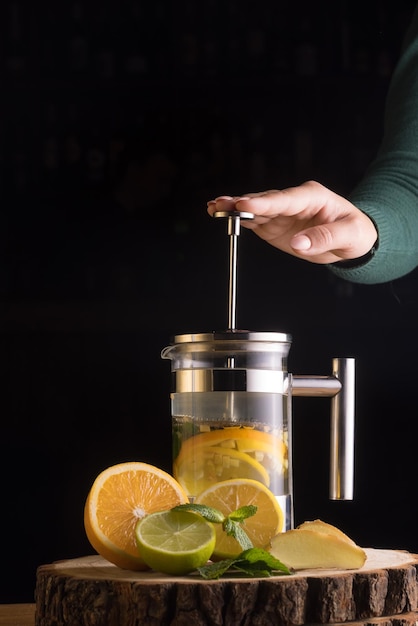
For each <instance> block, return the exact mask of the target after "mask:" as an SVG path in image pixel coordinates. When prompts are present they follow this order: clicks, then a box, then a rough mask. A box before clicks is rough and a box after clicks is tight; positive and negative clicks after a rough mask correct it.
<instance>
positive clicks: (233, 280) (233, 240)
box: [213, 211, 254, 330]
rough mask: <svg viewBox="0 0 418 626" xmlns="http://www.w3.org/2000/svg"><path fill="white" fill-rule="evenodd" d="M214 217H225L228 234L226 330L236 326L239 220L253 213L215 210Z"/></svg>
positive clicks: (252, 216) (247, 218) (249, 217)
mask: <svg viewBox="0 0 418 626" xmlns="http://www.w3.org/2000/svg"><path fill="white" fill-rule="evenodd" d="M213 217H216V218H220V217H223V218H226V219H227V221H228V229H227V232H228V235H229V281H228V330H236V327H237V268H238V237H239V234H240V229H241V220H242V219H245V220H252V219H254V215H253V214H252V213H246V212H244V211H216V213H214V214H213Z"/></svg>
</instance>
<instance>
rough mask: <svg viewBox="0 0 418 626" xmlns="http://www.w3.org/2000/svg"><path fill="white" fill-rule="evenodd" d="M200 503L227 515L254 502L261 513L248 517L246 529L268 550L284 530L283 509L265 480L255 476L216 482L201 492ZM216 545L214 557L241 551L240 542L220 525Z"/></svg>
mask: <svg viewBox="0 0 418 626" xmlns="http://www.w3.org/2000/svg"><path fill="white" fill-rule="evenodd" d="M195 502H196V504H206V505H207V506H211V507H213V508H215V509H218V510H219V511H221V513H223V514H224V515H225V516H226V515H229V514H230V513H232V512H233V511H236V510H237V509H239V508H240V507H241V506H246V505H250V504H253V505H255V506H256V507H257V512H256V513H255V515H253V516H252V517H249V518H247V519H246V520H245V522H244V524H243V529H244V530H245V532H246V533H247V535H248V537H249V538H250V540H251V542H252V544H253V546H254V547H256V548H264V549H266V548H267V547H268V546H269V544H270V541H271V539H272V538H273V537H274V536H275V535H277V534H278V533H280V532H281V531H282V530H283V524H284V515H283V511H282V509H281V507H280V505H279V503H278V502H277V500H276V498H275V497H274V495H273V494H272V493H271V491H270V490H269V489H268V488H267V487H266V486H265V485H264V484H262V483H260V482H258V481H256V480H251V479H237V480H226V481H224V482H220V483H217V484H216V485H212V486H211V487H209V488H208V489H206V490H205V491H204V492H202V493H200V494H199V495H198V497H197V498H196V500H195ZM215 532H216V546H215V549H214V551H213V555H212V559H213V560H219V559H227V558H232V557H234V556H236V555H237V554H239V553H240V552H241V551H242V549H241V546H240V545H239V543H238V542H237V541H236V540H235V539H234V538H233V537H230V536H228V535H227V534H226V533H225V531H224V530H223V529H222V527H221V525H220V524H217V525H216V527H215Z"/></svg>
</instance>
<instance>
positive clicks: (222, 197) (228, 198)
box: [215, 196, 234, 202]
mask: <svg viewBox="0 0 418 626" xmlns="http://www.w3.org/2000/svg"><path fill="white" fill-rule="evenodd" d="M233 199H234V198H233V197H232V196H218V197H217V198H215V202H216V200H233Z"/></svg>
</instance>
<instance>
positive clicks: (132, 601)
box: [35, 549, 418, 626]
mask: <svg viewBox="0 0 418 626" xmlns="http://www.w3.org/2000/svg"><path fill="white" fill-rule="evenodd" d="M366 552H367V561H366V563H365V565H364V566H363V567H362V568H361V569H359V570H304V571H301V572H297V573H295V574H292V575H291V576H277V577H276V576H275V577H271V578H255V579H253V578H234V577H232V576H230V577H227V578H221V579H220V580H216V581H206V580H203V579H202V578H200V577H199V576H195V575H190V576H179V577H174V576H166V575H162V574H159V573H157V572H151V571H149V572H131V571H128V570H122V569H119V568H117V567H115V566H114V565H112V564H110V563H108V562H107V561H105V560H104V559H102V558H101V557H99V556H87V557H81V558H79V559H72V560H69V561H60V562H57V563H53V564H50V565H42V566H41V567H39V568H38V571H37V580H36V617H35V624H36V626H138V625H140V624H145V625H146V626H299V625H303V624H310V625H311V626H312V625H314V624H334V625H335V624H344V623H346V622H355V624H356V626H357V624H359V625H360V624H361V625H363V626H366V625H367V626H374V625H375V624H376V626H377V625H379V626H392V624H393V626H409V625H410V624H414V621H413V620H412V621H408V619H409V617H407V614H412V615H414V614H415V612H416V611H417V614H416V616H415V622H418V576H417V570H418V555H412V554H410V553H408V552H404V551H393V550H374V549H366ZM396 616H399V620H398V621H393V620H396V619H397V617H396ZM375 618H386V621H385V620H384V619H383V621H381V622H379V621H376V619H375ZM414 626H415V624H414Z"/></svg>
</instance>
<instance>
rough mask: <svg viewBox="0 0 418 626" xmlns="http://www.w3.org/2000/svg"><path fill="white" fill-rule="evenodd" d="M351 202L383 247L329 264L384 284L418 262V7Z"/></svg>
mask: <svg viewBox="0 0 418 626" xmlns="http://www.w3.org/2000/svg"><path fill="white" fill-rule="evenodd" d="M349 200H350V201H351V202H352V203H353V204H354V205H355V206H357V207H358V208H360V209H361V210H362V211H364V212H365V213H366V214H367V215H369V216H370V217H371V218H372V219H373V220H374V222H375V224H376V226H377V229H378V233H379V247H378V249H377V251H376V253H375V255H374V256H373V257H372V258H371V260H370V261H368V262H367V263H366V264H364V265H362V266H359V267H355V268H351V269H343V268H338V264H334V265H330V266H328V267H329V268H330V269H331V271H332V272H334V273H335V274H336V275H338V276H340V277H341V278H344V279H346V280H349V281H351V282H357V283H368V284H375V283H384V282H388V281H390V280H394V279H396V278H399V277H401V276H404V275H405V274H408V273H409V272H411V271H412V270H413V269H415V267H417V266H418V7H417V8H416V9H415V13H414V15H413V19H412V23H411V25H410V27H409V30H408V32H407V34H406V37H405V41H404V45H403V49H402V54H401V56H400V59H399V61H398V64H397V66H396V68H395V71H394V73H393V76H392V79H391V83H390V86H389V91H388V97H387V101H386V107H385V128H384V136H383V140H382V144H381V146H380V148H379V151H378V154H377V156H376V159H375V160H374V161H373V162H372V164H371V165H370V167H369V168H368V170H367V172H366V174H365V176H364V178H363V179H362V180H361V181H360V183H359V184H358V185H357V187H356V188H355V189H354V190H353V192H352V193H351V194H350V196H349Z"/></svg>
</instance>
